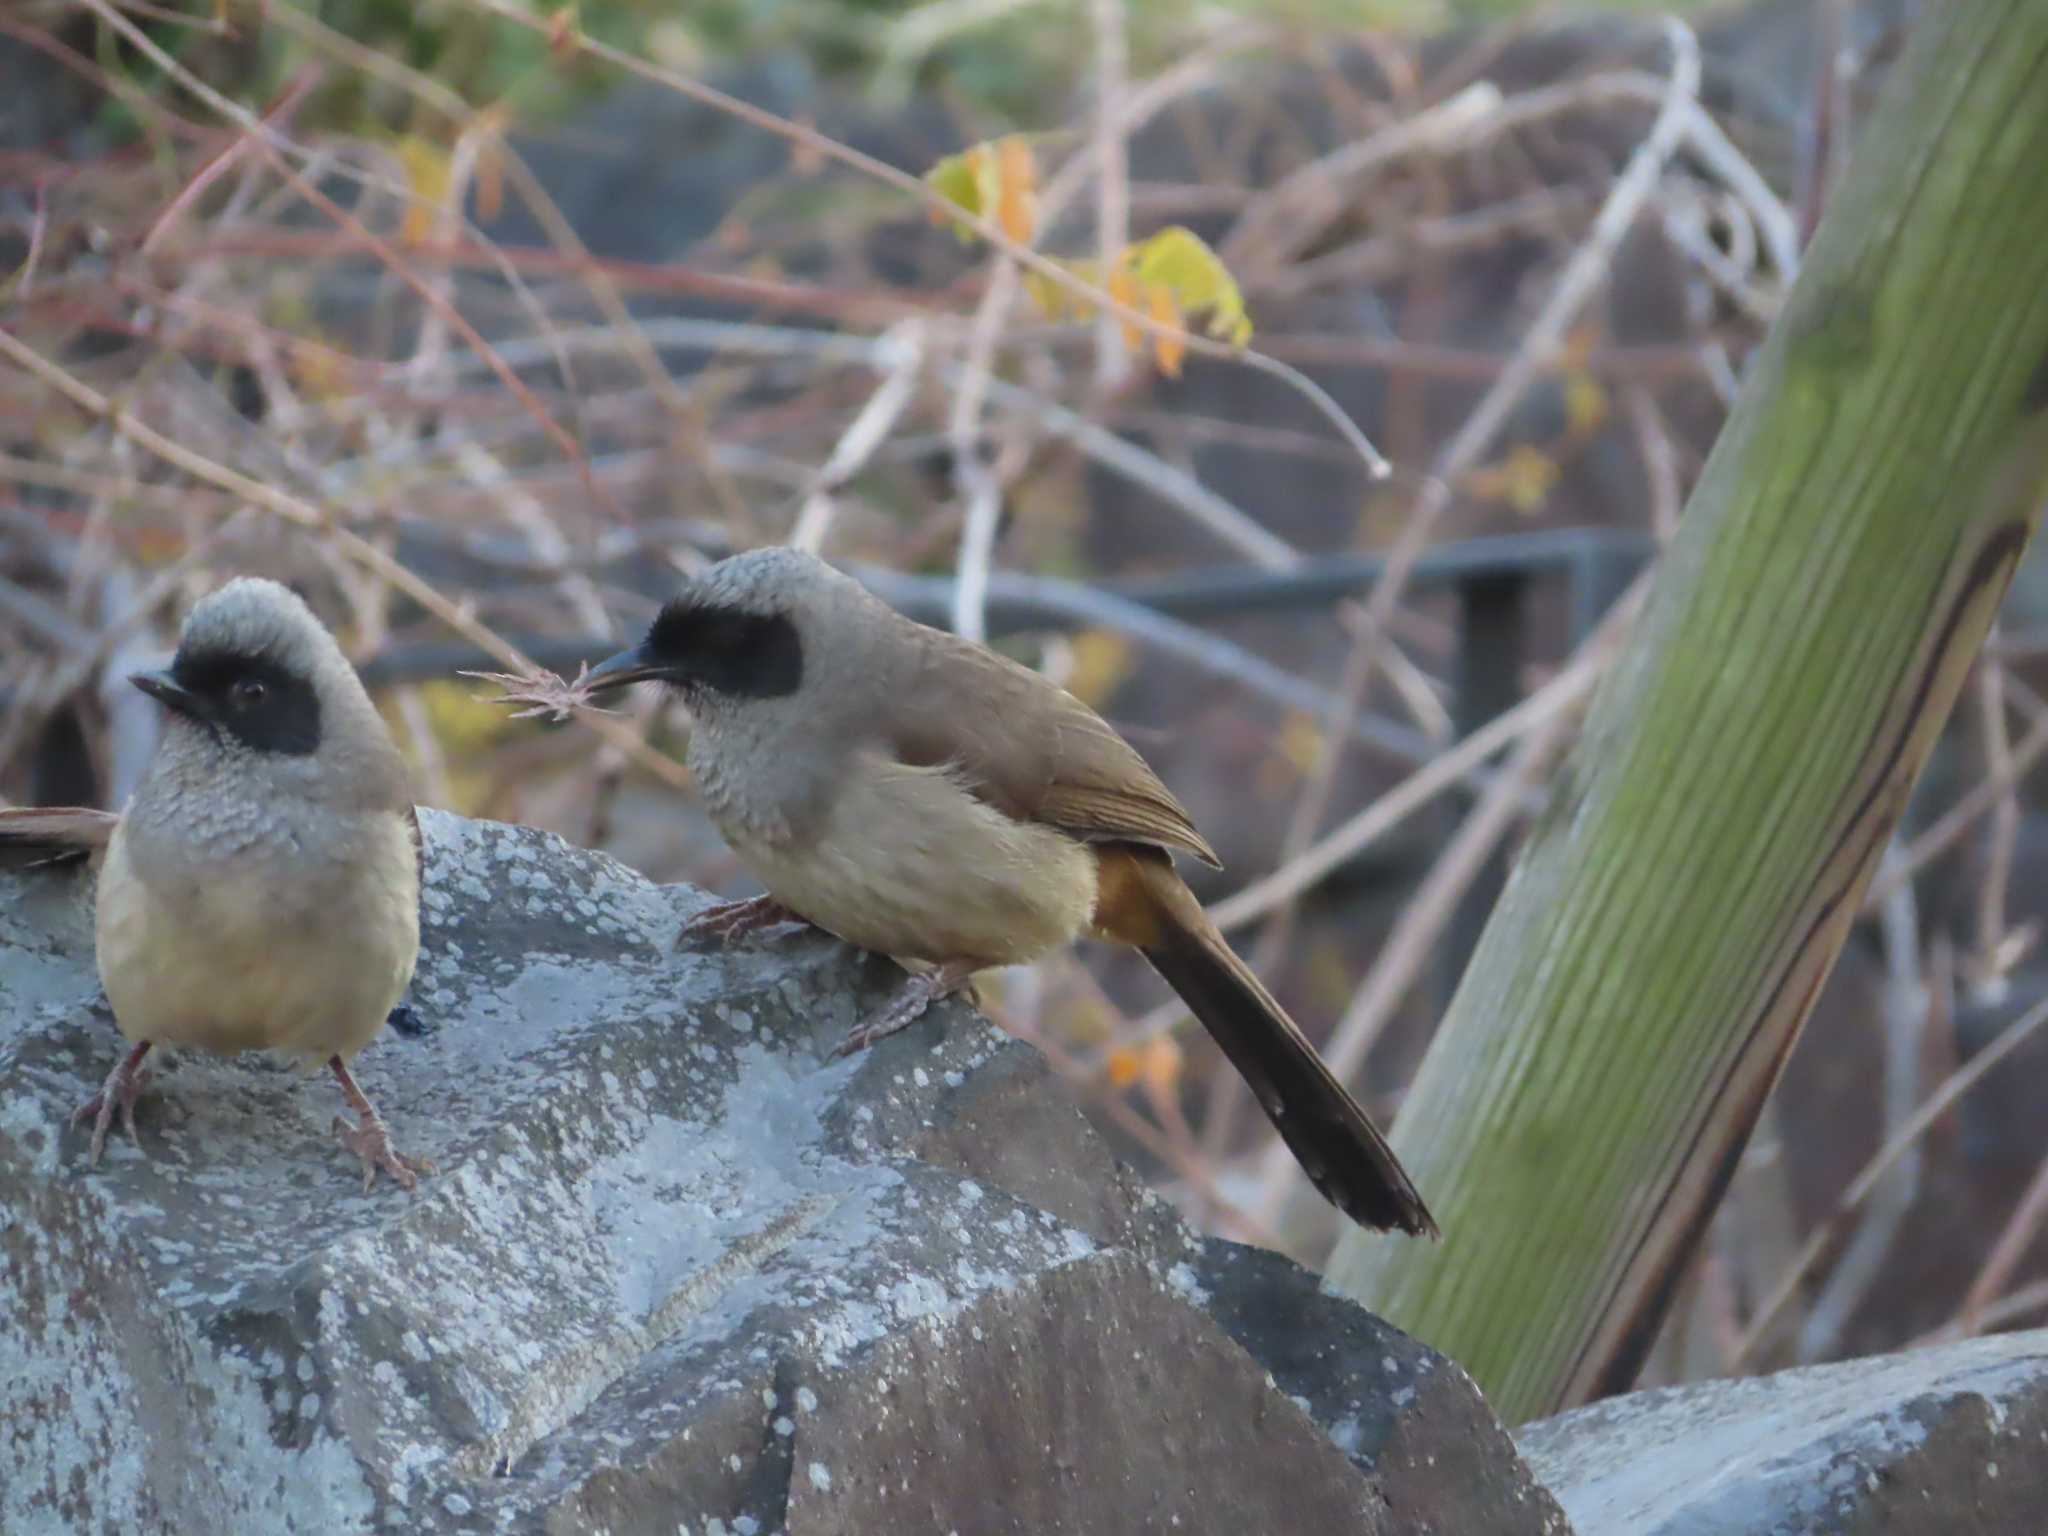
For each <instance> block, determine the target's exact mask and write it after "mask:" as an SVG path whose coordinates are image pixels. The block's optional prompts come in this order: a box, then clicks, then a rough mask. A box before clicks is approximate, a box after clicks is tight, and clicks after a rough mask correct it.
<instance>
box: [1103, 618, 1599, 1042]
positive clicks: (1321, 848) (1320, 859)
mask: <svg viewBox="0 0 2048 1536" xmlns="http://www.w3.org/2000/svg"><path fill="white" fill-rule="evenodd" d="M1596 638H1597V636H1595V637H1589V639H1588V641H1587V644H1586V646H1585V648H1583V649H1582V650H1581V652H1580V654H1579V656H1578V657H1577V659H1575V660H1574V661H1573V662H1572V664H1571V665H1570V666H1569V667H1567V668H1565V669H1564V670H1563V671H1562V672H1559V673H1558V674H1557V676H1555V677H1553V678H1552V679H1551V680H1550V681H1549V682H1547V683H1545V684H1544V685H1543V686H1542V687H1541V688H1539V689H1538V690H1537V691H1536V692H1535V693H1532V694H1530V695H1529V697H1528V698H1526V699H1524V700H1523V701H1522V702H1521V703H1519V704H1517V705H1515V706H1514V707H1513V708H1512V709H1509V710H1507V711H1505V712H1504V713H1502V714H1500V715H1498V716H1497V717H1495V718H1494V719H1492V720H1489V721H1488V722H1487V723H1486V724H1485V725H1484V726H1482V727H1480V728H1479V729H1478V730H1476V731H1474V732H1473V733H1472V734H1471V735H1469V736H1467V737H1465V738H1464V740H1462V741H1460V742H1458V743H1457V744H1456V745H1454V746H1452V747H1451V748H1449V749H1448V750H1447V751H1444V752H1441V753H1439V754H1438V755H1437V756H1435V757H1433V758H1431V759H1429V761H1427V762H1426V763H1424V764H1423V765H1422V766H1421V767H1419V768H1417V769H1416V770H1415V771H1414V772H1413V773H1411V774H1410V775H1409V776H1408V777H1407V778H1405V779H1403V780H1402V781H1401V782H1400V783H1398V784H1396V785H1395V786H1394V787H1393V788H1392V789H1390V790H1388V791H1387V792H1386V793H1385V794H1383V795H1381V796H1380V797H1379V798H1378V799H1376V800H1374V801H1373V802H1372V803H1371V804H1370V805H1367V806H1366V807H1365V808H1364V809H1362V810H1360V811H1358V812H1357V813H1356V814H1354V815H1352V816H1351V817H1349V818H1348V819H1347V820H1345V821H1344V822H1342V823H1340V824H1339V825H1338V826H1337V827H1335V828H1333V829H1332V830H1331V831H1330V833H1329V834H1328V835H1327V836H1325V837H1323V838H1321V839H1319V840H1318V841H1316V842H1315V843H1313V844H1312V845H1310V846H1309V847H1308V848H1305V849H1303V850H1302V852H1301V855H1300V857H1298V858H1296V859H1294V860H1291V861H1290V862H1288V863H1286V864H1283V865H1281V866H1280V868H1278V869H1276V870H1274V871H1273V872H1272V873H1271V874H1270V875H1266V876H1265V877H1263V878H1262V879H1259V880H1256V881H1254V882H1253V883H1252V884H1250V885H1247V886H1245V887H1244V888H1243V889H1242V890H1239V891H1236V892H1234V893H1233V894H1231V895H1229V896H1226V897H1225V898H1224V899H1223V900H1221V901H1219V902H1217V903H1216V904H1215V905H1214V906H1212V907H1210V908H1209V909H1208V910H1209V917H1210V920H1211V921H1212V922H1214V923H1215V924H1216V926H1217V927H1218V928H1219V929H1221V930H1222V931H1223V932H1225V933H1233V932H1235V931H1237V930H1238V929H1240V928H1243V927H1246V926H1248V925H1249V924H1251V923H1254V922H1257V921H1258V920H1259V919H1260V918H1263V917H1265V916H1267V915H1268V914H1270V913H1272V912H1275V911H1278V910H1280V909H1281V908H1283V907H1285V906H1287V905H1288V904H1290V903H1292V902H1294V901H1295V900H1297V899H1298V898H1299V897H1300V896H1301V895H1302V894H1303V893H1305V892H1307V891H1308V890H1310V889H1312V888H1313V887H1314V886H1315V885H1317V884H1318V883H1320V882H1321V881H1322V880H1323V879H1324V878H1325V877H1327V876H1328V875H1329V874H1330V873H1331V872H1332V871H1333V870H1335V869H1338V868H1339V867H1341V866H1342V865H1344V864H1346V863H1348V862H1350V861H1351V860H1352V859H1354V858H1356V857H1357V856H1358V855H1359V854H1361V853H1363V852H1364V851H1365V850H1366V849H1367V848H1369V847H1371V846H1372V845H1373V844H1374V843H1375V842H1377V841H1379V839H1380V838H1382V837H1384V836H1385V835H1386V834H1387V833H1389V832H1391V831H1393V830H1394V829H1395V828H1396V827H1398V826H1400V825H1401V824H1402V823H1403V822H1404V821H1406V820H1407V819H1408V818H1409V817H1410V816H1413V815H1414V814H1415V813H1416V812H1418V811H1419V810H1421V809H1422V807H1423V806H1425V805H1427V804H1429V802H1430V801H1432V800H1434V799H1435V798H1436V797H1437V796H1438V795H1440V794H1443V793H1444V792H1445V791H1446V790H1449V789H1452V788H1454V787H1456V786H1457V785H1460V784H1470V783H1471V782H1472V780H1473V775H1474V774H1475V772H1476V771H1477V770H1478V769H1479V767H1480V765H1482V764H1483V763H1485V762H1486V761H1487V760H1488V759H1490V758H1492V757H1493V756H1494V755H1495V754H1497V753H1499V752H1501V751H1503V750H1505V749H1506V748H1508V747H1510V746H1513V745H1514V744H1515V743H1517V742H1520V741H1523V740H1525V739H1526V738H1528V737H1529V736H1531V735H1534V734H1537V733H1540V732H1543V731H1546V730H1548V729H1550V728H1551V726H1552V724H1553V723H1554V722H1556V721H1558V720H1559V719H1560V718H1562V717H1566V716H1569V715H1571V714H1572V713H1574V712H1575V711H1576V710H1577V709H1578V707H1579V706H1580V705H1581V704H1582V703H1583V702H1584V701H1585V699H1586V698H1587V696H1588V695H1590V694H1591V693H1592V691H1593V688H1594V685H1595V684H1596V683H1598V681H1599V679H1600V675H1601V672H1602V671H1603V670H1604V668H1605V667H1606V665H1607V662H1608V659H1609V658H1608V656H1606V655H1604V654H1602V655H1596V654H1594V650H1595V647H1594V643H1593V642H1594V640H1595V639H1596ZM1493 782H1494V783H1499V782H1500V779H1499V778H1498V777H1497V778H1496V779H1495V780H1494V781H1493ZM1530 808H1531V807H1530V806H1529V804H1528V801H1527V799H1526V797H1525V798H1524V800H1523V804H1522V806H1521V809H1522V810H1524V811H1527V810H1529V809H1530ZM1188 1018H1189V1014H1188V1011H1187V1009H1186V1008H1185V1007H1183V1006H1181V1004H1180V1003H1178V1002H1172V1003H1167V1004H1164V1005H1163V1006H1161V1007H1159V1008H1155V1009H1153V1010H1152V1011H1151V1012H1150V1013H1148V1014H1146V1015H1145V1016H1144V1017H1143V1018H1142V1019H1140V1020H1138V1022H1137V1024H1136V1025H1135V1026H1134V1028H1133V1029H1132V1030H1131V1031H1130V1032H1129V1033H1128V1034H1125V1035H1121V1036H1119V1038H1118V1041H1117V1043H1118V1044H1120V1045H1137V1044H1142V1043H1143V1042H1145V1041H1147V1040H1150V1039H1151V1038H1152V1037H1153V1036H1155V1035H1160V1034H1164V1033H1166V1032H1167V1031H1168V1030H1172V1029H1178V1028H1179V1027H1180V1026H1181V1025H1183V1024H1185V1023H1186V1022H1187V1021H1188Z"/></svg>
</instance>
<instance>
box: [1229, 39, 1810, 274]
mask: <svg viewBox="0 0 2048 1536" xmlns="http://www.w3.org/2000/svg"><path fill="white" fill-rule="evenodd" d="M1467 89H1468V90H1469V89H1471V88H1470V87H1468V88H1467ZM1461 94H1462V93H1461ZM1451 100H1453V101H1456V100H1458V97H1452V98H1451ZM1494 100H1495V101H1496V103H1497V104H1498V105H1497V110H1494V111H1492V112H1491V113H1486V114H1480V113H1477V112H1472V113H1469V114H1467V115H1466V116H1464V117H1463V118H1453V119H1451V120H1449V121H1448V122H1444V123H1440V124H1439V132H1438V135H1437V137H1438V138H1439V139H1441V140H1442V141H1443V142H1442V143H1441V144H1439V145H1437V146H1434V147H1437V148H1439V149H1440V150H1441V151H1444V152H1448V151H1450V150H1464V151H1471V150H1473V149H1476V148H1478V147H1479V146H1480V145H1482V144H1484V143H1485V142H1486V141H1488V140H1491V139H1496V138H1499V137H1501V136H1503V135H1506V134H1509V133H1513V132H1516V131H1517V130H1519V129H1522V128H1526V127H1530V126H1532V125H1534V124H1537V123H1541V122H1542V121H1544V120H1545V119H1547V118H1551V117H1555V116H1557V115H1559V114H1561V113H1565V112H1577V111H1587V110H1595V111H1597V110H1599V109H1600V108H1603V107H1607V106H1611V105H1613V104H1614V103H1616V102H1641V103H1644V104H1646V105H1650V106H1654V107H1656V108H1658V110H1659V112H1660V113H1663V112H1666V111H1669V110H1672V105H1671V82H1670V81H1669V80H1668V79H1665V80H1659V79H1658V78H1657V77H1656V76H1655V75H1651V74H1646V73H1644V72H1643V71H1641V70H1621V71H1616V72H1614V73H1611V74H1601V75H1594V76H1591V77H1589V78H1587V79H1584V80H1573V81H1568V82H1566V83H1564V84H1562V85H1554V86H1546V87H1544V88H1542V89H1540V90H1534V91H1528V92H1525V93H1524V94H1522V95H1520V96H1516V97H1513V98H1511V99H1510V100H1507V101H1505V102H1501V101H1499V98H1498V96H1497V95H1496V96H1495V98H1494ZM1676 111H1677V113H1678V115H1679V116H1680V118H1681V119H1682V121H1681V122H1680V123H1679V124H1678V131H1679V133H1680V134H1681V136H1682V137H1683V139H1684V141H1685V145H1686V147H1687V148H1688V149H1690V150H1691V152H1692V153H1693V154H1694V155H1697V156H1698V157H1699V159H1700V160H1701V161H1702V162H1703V163H1704V164H1705V166H1706V168H1707V169H1708V170H1709V171H1711V172H1712V173H1713V174H1714V175H1715V176H1716V177H1718V178H1719V179H1720V181H1721V183H1722V184H1723V185H1724V186H1726V187H1727V188H1728V189H1729V190H1730V191H1731V192H1733V193H1734V194H1735V195H1736V196H1737V197H1738V198H1740V199H1741V200H1742V203H1743V206H1744V207H1746V208H1747V209H1748V210H1749V213H1750V217H1751V219H1752V220H1753V221H1754V223H1755V225H1756V228H1757V233H1758V235H1759V237H1760V238H1761V239H1762V241H1763V244H1764V249H1765V251H1766V252H1767V253H1768V254H1769V256H1770V258H1771V264H1772V265H1773V266H1774V267H1776V268H1777V269H1778V271H1779V272H1781V273H1782V274H1784V277H1785V279H1786V281H1788V282H1789V281H1790V280H1791V278H1792V276H1793V274H1794V273H1796V272H1797V271H1798V269H1799V250H1800V244H1801V241H1800V236H1799V230H1798V224H1797V221H1796V220H1795V219H1794V218H1793V216H1792V214H1791V212H1790V211H1789V210H1788V209H1787V208H1786V207H1785V205H1784V203H1783V202H1782V201H1781V200H1780V199H1779V198H1778V196H1777V194H1776V193H1775V192H1773V191H1772V190H1771V186H1770V183H1769V182H1767V181H1766V180H1765V179H1764V178H1763V176H1762V175H1761V174H1760V173H1759V172H1758V171H1757V169H1756V168H1755V167H1754V166H1752V165H1751V164H1750V163H1749V161H1748V160H1747V159H1745V158H1744V157H1743V155H1742V153H1741V151H1740V150H1738V149H1737V148H1736V147H1735V145H1734V143H1733V142H1732V141H1731V140H1730V139H1729V138H1728V136H1727V135H1726V134H1725V133H1723V132H1722V131H1721V128H1720V125H1719V124H1717V123H1716V122H1715V121H1714V120H1713V118H1712V117H1711V116H1709V115H1708V113H1707V111H1706V109H1705V108H1703V107H1701V106H1700V105H1699V103H1698V102H1697V101H1696V100H1688V101H1686V102H1684V103H1682V104H1680V105H1679V106H1677V108H1676ZM1445 128H1461V129H1462V132H1461V133H1458V134H1455V135H1453V134H1448V133H1445V132H1444V131H1443V130H1444V129H1445ZM1397 147H1398V148H1399V149H1400V151H1401V154H1403V155H1406V154H1411V153H1415V152H1417V151H1418V150H1422V149H1425V148H1429V147H1432V146H1430V145H1428V144H1427V143H1425V142H1421V141H1416V140H1413V139H1411V140H1410V141H1409V142H1407V143H1404V144H1399V145H1398V146H1397ZM1388 149H1389V146H1388V145H1387V144H1385V143H1383V142H1382V141H1381V140H1380V139H1379V138H1378V137H1377V136H1376V137H1375V138H1372V139H1363V140H1359V141H1358V142H1356V143H1353V144H1347V145H1345V146H1343V147H1342V148H1340V149H1337V150H1335V151H1333V152H1331V153H1330V154H1329V155H1326V156H1324V157H1323V158H1322V159H1321V160H1318V161H1315V162H1312V163H1311V164H1309V165H1306V166H1303V167H1302V168H1301V169H1300V170H1298V171H1295V172H1293V173H1291V174H1290V175H1289V176H1288V177H1287V179H1286V180H1285V181H1283V182H1281V183H1280V185H1279V186H1277V187H1275V188H1273V189H1272V191H1270V192H1268V193H1264V194H1261V196H1260V198H1259V200H1258V201H1257V202H1255V203H1252V204H1250V205H1248V206H1247V208H1246V210H1245V212H1244V213H1243V214H1242V215H1241V216H1240V217H1239V219H1238V228H1237V229H1236V230H1233V231H1232V232H1231V234H1230V235H1229V236H1227V237H1226V238H1225V240H1224V242H1223V247H1222V250H1223V255H1224V258H1225V259H1226V260H1228V261H1231V262H1232V263H1233V264H1235V262H1236V260H1237V255H1238V252H1239V250H1240V249H1241V248H1242V247H1241V242H1249V241H1251V240H1252V239H1253V238H1254V236H1253V230H1254V229H1264V230H1268V231H1275V230H1277V231H1284V232H1285V234H1286V240H1287V245H1286V247H1285V248H1283V249H1280V250H1277V251H1275V250H1270V249H1269V250H1268V251H1267V252H1265V253H1263V254H1265V255H1266V257H1267V259H1268V260H1269V261H1272V262H1276V263H1277V261H1279V260H1284V259H1285V257H1286V255H1287V254H1289V253H1290V251H1292V250H1301V249H1305V248H1307V247H1308V246H1310V245H1312V244H1314V243H1315V242H1316V241H1317V240H1318V239H1319V238H1320V237H1321V235H1322V234H1323V232H1324V230H1325V229H1326V228H1327V226H1328V222H1329V219H1330V218H1331V217H1332V216H1333V214H1341V213H1342V211H1343V210H1344V209H1345V208H1348V207H1351V206H1354V204H1355V197H1354V196H1353V195H1352V194H1349V193H1347V192H1345V191H1343V190H1342V189H1339V190H1338V191H1337V193H1336V194H1335V195H1334V196H1333V195H1330V194H1329V193H1328V192H1327V191H1326V186H1327V185H1328V184H1332V183H1336V182H1341V181H1345V180H1349V179H1351V178H1352V177H1353V176H1355V175H1357V174H1359V173H1361V172H1364V171H1369V170H1372V169H1374V168H1376V167H1377V166H1380V165H1383V164H1386V163H1388V162H1389V161H1390V160H1392V159H1394V158H1396V157H1395V156H1394V155H1392V154H1390V153H1389V152H1388Z"/></svg>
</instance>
